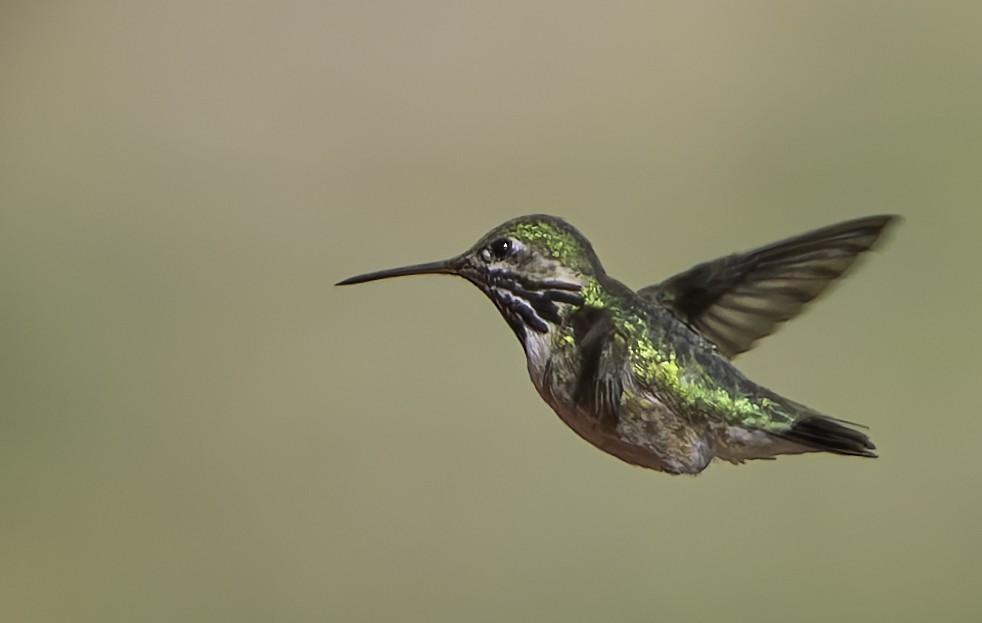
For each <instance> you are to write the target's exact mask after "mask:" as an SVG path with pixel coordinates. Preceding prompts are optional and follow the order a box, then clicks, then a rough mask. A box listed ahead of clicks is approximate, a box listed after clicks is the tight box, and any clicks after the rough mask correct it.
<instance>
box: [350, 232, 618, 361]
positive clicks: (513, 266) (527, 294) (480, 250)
mask: <svg viewBox="0 0 982 623" xmlns="http://www.w3.org/2000/svg"><path fill="white" fill-rule="evenodd" d="M422 274H447V275H457V276H459V277H463V278H465V279H467V280H468V281H470V282H471V283H473V284H474V285H476V286H477V287H478V288H480V290H481V291H482V292H484V293H485V294H486V295H487V296H488V298H490V299H491V300H492V301H493V302H494V304H495V306H496V307H497V308H498V310H499V311H500V312H501V315H502V316H504V318H505V320H507V321H508V324H509V326H511V328H512V330H513V331H514V332H515V334H516V335H517V336H518V338H519V340H521V341H522V342H523V343H525V340H526V337H527V336H528V335H529V332H536V333H549V332H550V331H551V330H552V329H553V328H554V327H555V326H556V325H557V324H559V323H560V322H561V321H562V319H563V317H564V316H565V315H566V313H568V311H569V310H570V309H572V308H576V307H579V306H580V305H582V304H583V303H584V296H583V294H582V293H581V290H583V288H584V287H585V286H587V285H588V284H589V283H590V282H591V281H593V280H595V278H596V277H598V276H599V275H602V274H603V267H602V266H601V264H600V260H599V259H597V255H596V254H595V253H594V252H593V247H592V246H591V245H590V242H589V241H588V240H587V239H586V238H585V237H583V234H581V233H580V232H579V231H577V230H576V229H575V228H574V227H573V226H572V225H570V224H569V223H567V222H565V221H563V220H562V219H559V218H556V217H553V216H545V215H541V214H535V215H530V216H520V217H518V218H516V219H513V220H510V221H508V222H506V223H503V224H501V225H499V226H497V227H495V228H494V229H492V230H491V231H489V232H488V233H487V234H485V235H484V236H483V237H482V238H481V239H480V240H479V241H478V242H477V243H476V244H475V245H474V246H473V247H471V248H470V249H468V250H467V251H465V252H464V253H462V254H461V255H458V256H457V257H454V258H451V259H449V260H441V261H438V262H429V263H426V264H415V265H412V266H405V267H402V268H393V269H389V270H382V271H378V272H374V273H367V274H364V275H358V276H356V277H351V278H349V279H345V280H344V281H341V282H339V283H338V284H337V285H350V284H356V283H364V282H366V281H375V280H377V279H387V278H389V277H401V276H405V275H422Z"/></svg>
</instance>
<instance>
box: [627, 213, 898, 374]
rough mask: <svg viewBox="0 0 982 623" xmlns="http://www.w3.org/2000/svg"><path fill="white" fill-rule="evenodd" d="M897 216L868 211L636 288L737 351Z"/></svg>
mask: <svg viewBox="0 0 982 623" xmlns="http://www.w3.org/2000/svg"><path fill="white" fill-rule="evenodd" d="M895 218H896V217H895V216H892V215H885V216H869V217H866V218H861V219H856V220H853V221H847V222H845V223H839V224H837V225H830V226H829V227H823V228H822V229H816V230H815V231H811V232H808V233H805V234H802V235H800V236H796V237H794V238H788V239H787V240H782V241H780V242H776V243H774V244H771V245H768V246H765V247H761V248H759V249H754V250H752V251H748V252H746V253H737V254H734V255H729V256H727V257H722V258H719V259H717V260H713V261H710V262H705V263H703V264H699V265H698V266H696V267H694V268H692V269H690V270H688V271H686V272H684V273H680V274H678V275H675V276H674V277H670V278H668V279H666V280H665V281H663V282H661V283H659V284H656V285H652V286H648V287H646V288H642V289H641V290H639V291H638V294H639V295H640V296H642V297H644V298H646V299H648V300H649V301H651V302H653V303H655V304H658V305H663V306H665V307H667V308H668V309H670V310H672V311H673V312H674V313H675V314H676V315H677V316H678V317H679V318H680V319H681V320H682V321H684V322H686V323H687V324H688V325H689V326H691V327H693V328H694V329H696V330H697V331H699V333H701V334H702V335H703V336H704V337H705V338H706V339H708V340H709V341H711V342H713V343H714V344H716V346H717V347H718V348H719V350H720V352H721V353H723V354H724V355H726V356H727V357H731V358H732V357H734V356H736V355H738V354H740V353H742V352H744V351H746V350H749V349H750V348H751V347H752V346H753V343H754V342H755V341H756V340H758V339H760V338H762V337H764V336H766V335H769V334H770V333H772V332H773V331H774V330H775V328H776V326H777V325H778V324H780V323H782V322H784V321H786V320H789V319H790V318H792V317H794V316H795V315H797V314H798V313H799V312H801V310H802V309H803V308H804V306H805V304H806V303H808V302H809V301H811V300H812V299H814V298H815V297H816V296H818V295H819V294H821V293H822V291H823V290H825V288H826V287H828V285H829V284H830V283H831V282H832V281H834V280H835V279H836V278H838V277H839V276H841V275H842V274H843V273H844V272H845V271H846V270H847V269H848V268H849V267H850V266H852V264H853V263H854V262H855V261H856V258H857V257H858V256H859V255H860V254H861V253H863V252H864V251H867V250H868V249H870V247H872V246H873V244H874V243H875V242H876V239H877V238H879V237H880V234H881V233H882V232H883V229H884V228H885V227H886V226H887V225H888V224H889V223H890V222H891V221H893V220H895Z"/></svg>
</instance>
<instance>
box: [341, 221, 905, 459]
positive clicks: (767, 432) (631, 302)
mask: <svg viewBox="0 0 982 623" xmlns="http://www.w3.org/2000/svg"><path fill="white" fill-rule="evenodd" d="M894 219H895V217H894V216H889V215H884V216H870V217H866V218H860V219H856V220H852V221H847V222H844V223H839V224H837V225H831V226H829V227H825V228H822V229H817V230H815V231H811V232H808V233H805V234H802V235H799V236H796V237H793V238H789V239H787V240H783V241H780V242H776V243H774V244H770V245H767V246H764V247H761V248H759V249H754V250H752V251H748V252H745V253H737V254H733V255H728V256H725V257H722V258H719V259H716V260H713V261H709V262H705V263H703V264H699V265H697V266H695V267H694V268H692V269H690V270H688V271H686V272H683V273H680V274H678V275H675V276H673V277H670V278H669V279H667V280H665V281H663V282H661V283H659V284H655V285H651V286H648V287H645V288H642V289H640V290H638V291H637V292H635V291H633V290H631V289H630V288H628V287H627V286H625V285H624V284H622V283H621V282H619V281H617V280H616V279H614V278H612V277H610V276H608V275H607V273H606V272H605V271H604V269H603V266H602V265H601V264H600V260H599V259H598V258H597V255H596V253H594V251H593V248H592V246H591V245H590V242H589V241H588V240H587V239H586V238H585V237H584V236H583V235H582V234H581V233H580V232H579V231H577V230H576V229H575V228H573V226H571V225H569V224H568V223H566V222H565V221H563V220H561V219H558V218H555V217H552V216H544V215H532V216H522V217H519V218H516V219H514V220H511V221H508V222H507V223H504V224H502V225H499V226H498V227H495V228H494V229H493V230H491V231H490V232H488V233H487V234H486V235H485V236H484V237H483V238H481V240H479V241H478V242H477V244H475V245H474V246H473V247H471V249H470V250H468V251H466V252H464V253H463V254H461V255H458V256H457V257H454V258H451V259H449V260H444V261H439V262H431V263H427V264H416V265H413V266H406V267H403V268H395V269H391V270H383V271H379V272H374V273H367V274H364V275H358V276H356V277H351V278H349V279H345V280H344V281H341V282H340V283H338V284H337V285H349V284H356V283H363V282H366V281H374V280H377V279H387V278H389V277H400V276H404V275H419V274H432V273H438V274H447V275H457V276H459V277H463V278H465V279H467V280H468V281H470V282H471V283H473V284H474V285H476V286H477V287H478V288H480V290H481V291H482V292H484V294H486V295H487V296H488V298H490V299H491V301H492V302H494V304H495V306H496V307H497V308H498V310H499V311H500V312H501V315H502V316H504V318H505V320H506V321H507V322H508V325H509V326H510V327H511V328H512V331H514V332H515V335H516V336H517V337H518V339H519V341H520V342H521V343H522V346H523V348H524V349H525V355H526V358H527V360H528V371H529V376H530V377H531V378H532V383H533V384H534V385H535V388H536V389H537V390H538V391H539V394H540V395H541V396H542V398H543V400H545V401H546V403H548V404H549V406H550V407H552V408H553V410H554V411H555V412H556V413H557V414H558V415H559V417H560V418H561V419H562V420H563V422H565V423H566V424H567V425H568V426H569V427H570V428H572V429H573V431H575V432H576V434H577V435H579V436H580V437H582V438H583V439H585V440H586V441H588V442H590V443H591V444H593V445H594V446H596V447H597V448H599V449H601V450H603V451H604V452H607V453H609V454H612V455H614V456H616V457H617V458H619V459H621V460H623V461H626V462H628V463H632V464H634V465H640V466H642V467H648V468H652V469H656V470H660V471H663V472H668V473H671V474H696V473H699V472H701V471H702V470H703V469H705V468H706V466H707V465H708V464H709V462H710V461H711V460H712V459H713V458H714V457H719V458H721V459H723V460H725V461H729V462H731V463H742V462H743V461H746V460H748V459H767V458H772V457H775V456H777V455H780V454H800V453H804V452H832V453H836V454H848V455H855V456H866V457H875V456H876V454H875V453H874V452H873V450H874V449H875V446H874V445H873V442H872V441H870V439H869V438H868V437H867V436H866V435H865V434H864V433H862V432H861V431H859V430H857V429H856V428H855V427H856V426H858V425H856V424H851V423H849V422H845V421H842V420H838V419H835V418H832V417H829V416H827V415H823V414H821V413H819V412H818V411H815V410H813V409H811V408H810V407H806V406H805V405H803V404H800V403H797V402H794V401H792V400H789V399H787V398H784V397H783V396H781V395H779V394H777V393H775V392H773V391H771V390H769V389H767V388H765V387H762V386H761V385H758V384H756V383H754V382H753V381H751V380H750V379H748V378H747V377H746V376H744V375H743V374H742V373H741V372H740V371H739V370H737V368H736V367H735V366H734V365H733V363H732V359H733V358H734V357H735V356H736V355H738V354H740V353H742V352H744V351H746V350H749V349H750V348H751V347H752V346H753V345H754V342H755V341H757V340H758V339H760V338H762V337H764V336H766V335H768V334H770V333H772V332H773V331H774V330H775V329H776V327H777V325H778V324H779V323H782V322H784V321H786V320H788V319H790V318H791V317H793V316H795V315H796V314H798V313H799V312H800V311H801V310H802V308H803V307H804V306H805V304H806V303H808V302H809V301H811V300H812V299H814V298H815V297H816V296H818V295H819V294H820V293H821V292H822V291H823V290H824V289H825V288H826V287H827V286H828V285H829V283H831V282H832V281H833V280H834V279H836V278H837V277H839V276H840V275H842V274H843V273H844V272H845V271H846V270H847V269H848V268H849V267H850V266H851V265H852V264H853V262H855V260H856V258H857V257H858V256H859V255H860V254H861V253H863V252H864V251H866V250H868V249H870V247H871V246H872V245H873V243H874V242H876V240H877V238H878V237H879V236H880V234H881V233H882V232H883V230H884V228H885V227H886V226H887V225H888V224H890V222H891V221H893V220H894Z"/></svg>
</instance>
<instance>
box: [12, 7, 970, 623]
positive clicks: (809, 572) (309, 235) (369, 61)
mask: <svg viewBox="0 0 982 623" xmlns="http://www.w3.org/2000/svg"><path fill="white" fill-rule="evenodd" d="M980 32H982V5H979V4H977V3H961V2H951V3H945V2H933V3H927V2H924V3H898V2H889V1H880V2H871V1H863V2H838V1H837V2H821V3H819V2H813V3H786V2H776V1H775V2H740V3H735V2H671V3H654V2H651V3H625V4H614V3H582V4H576V3H567V2H552V3H485V4H478V3H452V2H446V3H444V2H432V1H429V0H427V1H423V2H413V3H408V2H407V3H400V2H387V3H359V2H339V3H331V2H314V1H309V0H308V1H304V0H296V1H286V2H247V3H241V2H230V1H206V2H190V1H187V0H179V1H176V2H169V3H149V2H132V1H128V2H124V1H122V0H117V1H105V0H94V1H91V2H85V3H70V2H5V3H4V4H3V5H2V8H0V85H2V97H0V162H2V166H0V292H2V296H0V318H2V322H0V344H2V348H0V604H2V605H0V610H2V613H3V614H2V618H3V620H4V621H17V622H34V621H44V622H47V621H161V622H163V621H168V622H170V621H385V620H392V621H558V620H563V621H603V620H618V621H648V620H654V619H656V618H659V619H663V620H669V621H699V620H710V619H716V620H726V621H789V620H795V621H860V620H891V621H924V620H946V621H969V620H979V617H982V595H980V594H979V589H978V584H979V578H980V574H982V569H980V559H982V500H980V493H982V487H980V485H982V479H980V476H979V465H978V461H977V457H976V453H977V452H978V449H979V445H980V443H982V414H980V413H979V403H978V399H977V394H976V393H975V392H976V390H977V389H978V387H979V382H980V379H979V373H980V366H979V363H978V357H979V349H980V347H982V339H980V336H979V329H978V326H979V325H978V322H979V316H980V314H982V289H980V287H979V268H980V264H982V250H980V243H982V212H980V199H982V175H980V173H982V116H980V113H979V111H980V110H982V37H980V36H979V33H980ZM529 212H547V213H551V214H556V215H559V216H563V217H565V218H567V219H568V220H570V221H571V222H572V223H574V224H575V225H576V226H577V227H579V228H580V229H581V230H582V231H583V232H584V233H585V234H586V235H587V236H588V237H590V238H591V240H592V241H593V243H594V245H595V247H596V249H597V251H598V253H599V254H600V256H601V257H602V258H603V260H604V263H605V265H606V267H607V269H608V270H609V271H610V272H611V273H612V274H614V275H615V276H617V277H618V278H620V279H622V280H624V281H625V282H626V283H628V284H630V285H632V286H635V287H640V286H642V285H646V284H648V283H651V282H653V281H657V280H659V279H661V278H663V277H665V276H667V275H669V274H672V273H674V272H676V271H679V270H682V269H685V268H687V267H688V266H690V265H692V264H694V263H696V262H698V261H702V260H705V259H709V258H712V257H716V256H718V255H722V254H724V253H728V252H731V251H736V250H740V249H745V248H749V247H752V246H756V245H759V244H763V243H767V242H770V241H772V240H775V239H778V238H781V237H784V236H788V235H791V234H795V233H798V232H800V231H804V230H806V229H809V228H812V227H817V226H821V225H825V224H828V223H831V222H834V221H837V220H840V219H846V218H850V217H855V216H859V215H864V214H871V213H877V212H895V213H899V214H902V215H904V217H905V219H906V220H905V223H904V224H903V225H902V226H901V227H899V228H897V229H896V230H895V231H893V232H892V235H891V236H890V241H889V243H888V244H886V245H884V247H883V250H882V252H881V253H877V254H874V255H873V256H872V257H871V258H869V259H868V261H866V262H865V263H864V266H863V267H862V270H860V271H857V272H856V273H855V274H853V275H852V277H851V278H850V279H848V280H846V281H845V282H843V283H842V284H840V286H839V287H838V288H836V292H835V294H834V295H833V296H831V297H829V298H827V299H825V300H824V301H822V303H821V304H819V305H817V306H815V307H812V308H811V309H810V310H809V312H808V313H806V314H805V316H804V317H802V318H799V319H798V320H796V321H795V322H794V323H791V324H790V325H788V326H787V327H785V328H784V329H783V330H782V331H781V332H780V334H779V335H778V336H775V337H772V338H769V339H767V340H766V341H764V342H763V343H762V344H761V345H760V346H759V348H758V349H757V350H755V351H754V352H752V353H749V354H747V355H745V356H743V357H741V359H740V361H739V363H740V365H741V367H742V369H743V370H745V371H746V372H747V373H748V374H749V375H750V376H751V377H753V378H755V379H757V380H759V381H760V382H762V383H764V384H766V385H768V386H770V387H773V388H775V389H778V390H779V391H781V392H782V393H785V394H786V395H788V396H791V397H794V398H795V399H797V400H801V401H803V402H806V403H808V404H810V405H813V406H815V407H816V408H819V409H821V410H823V411H825V412H827V413H830V414H833V415H836V416H839V417H842V418H845V419H848V420H854V421H859V422H863V423H866V424H868V425H869V426H870V427H871V435H872V436H873V438H874V439H875V441H876V442H877V444H878V445H879V447H880V449H881V451H882V457H881V458H880V459H879V460H876V461H866V460H859V459H852V458H843V457H834V456H807V457H795V458H785V459H781V460H779V461H777V462H757V463H754V464H748V465H746V466H743V467H733V466H730V465H728V464H716V465H714V466H712V467H711V468H710V469H709V470H708V471H707V472H706V473H704V474H703V475H701V476H699V477H697V478H688V477H678V478H671V477H668V476H665V475H662V474H658V473H655V472H649V471H645V470H641V469H638V468H633V467H630V466H627V465H625V464H623V463H621V462H619V461H617V460H616V459H613V458H611V457H608V456H606V455H604V454H602V453H601V452H598V451H597V450H595V449H593V448H592V447H590V446H589V445H587V444H586V443H584V442H582V441H581V440H579V439H578V438H577V437H576V436H575V435H574V434H573V433H572V432H570V431H569V430H567V429H566V428H565V426H563V425H562V423H561V422H560V421H559V420H558V418H556V416H555V415H554V414H553V413H552V412H551V411H550V410H549V409H548V407H546V406H545V405H544V404H543V403H542V402H541V401H540V400H539V398H538V396H537V395H536V393H535V391H534V389H533V388H532V386H531V384H530V383H529V382H528V379H527V375H526V371H525V362H524V358H523V356H522V353H521V349H520V347H519V345H518V343H517V342H516V341H515V339H514V337H513V336H512V335H511V333H510V331H509V329H508V327H507V325H506V324H505V323H504V322H502V321H501V319H500V318H499V317H498V315H497V312H496V311H495V310H494V308H493V306H492V305H491V304H490V303H489V302H488V301H486V300H485V299H484V298H483V297H482V296H481V295H480V294H479V293H478V292H477V291H476V290H474V289H473V288H472V287H471V286H469V285H467V284H466V283H464V282H458V281H455V280H451V279H447V278H415V279H405V280H399V281H391V282H387V283H378V284H371V285H365V286H359V287H357V288H350V289H349V288H345V289H341V288H334V287H332V284H333V283H334V282H336V281H338V280H340V279H342V278H344V277H347V276H350V275H352V274H355V273H360V272H365V271H368V270H374V269H379V268H385V267H389V266H394V265H400V264H405V263H413V262H419V261H426V260H432V259H438V258H442V257H446V256H449V255H451V254H455V253H457V252H459V251H461V250H463V249H464V248H466V247H468V246H470V245H471V244H472V242H473V241H474V240H476V239H477V238H478V237H479V236H480V235H481V234H483V233H484V232H485V231H486V230H487V229H489V228H491V227H492V226H494V225H496V224H498V223H499V222H502V221H504V220H506V219H508V218H511V217H513V216H516V215H519V214H523V213H529Z"/></svg>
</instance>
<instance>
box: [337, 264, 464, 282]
mask: <svg viewBox="0 0 982 623" xmlns="http://www.w3.org/2000/svg"><path fill="white" fill-rule="evenodd" d="M455 274H457V270H456V269H455V267H454V263H453V261H452V260H441V261H439V262H428V263H426V264H413V265H412V266H403V267H402V268H390V269H388V270H379V271H376V272H374V273H365V274H364V275H356V276H354V277H348V278H347V279H345V280H344V281H339V282H337V283H336V284H334V285H336V286H350V285H353V284H356V283H365V282H366V281H377V280H379V279H388V278H389V277H405V276H406V275H455Z"/></svg>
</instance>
